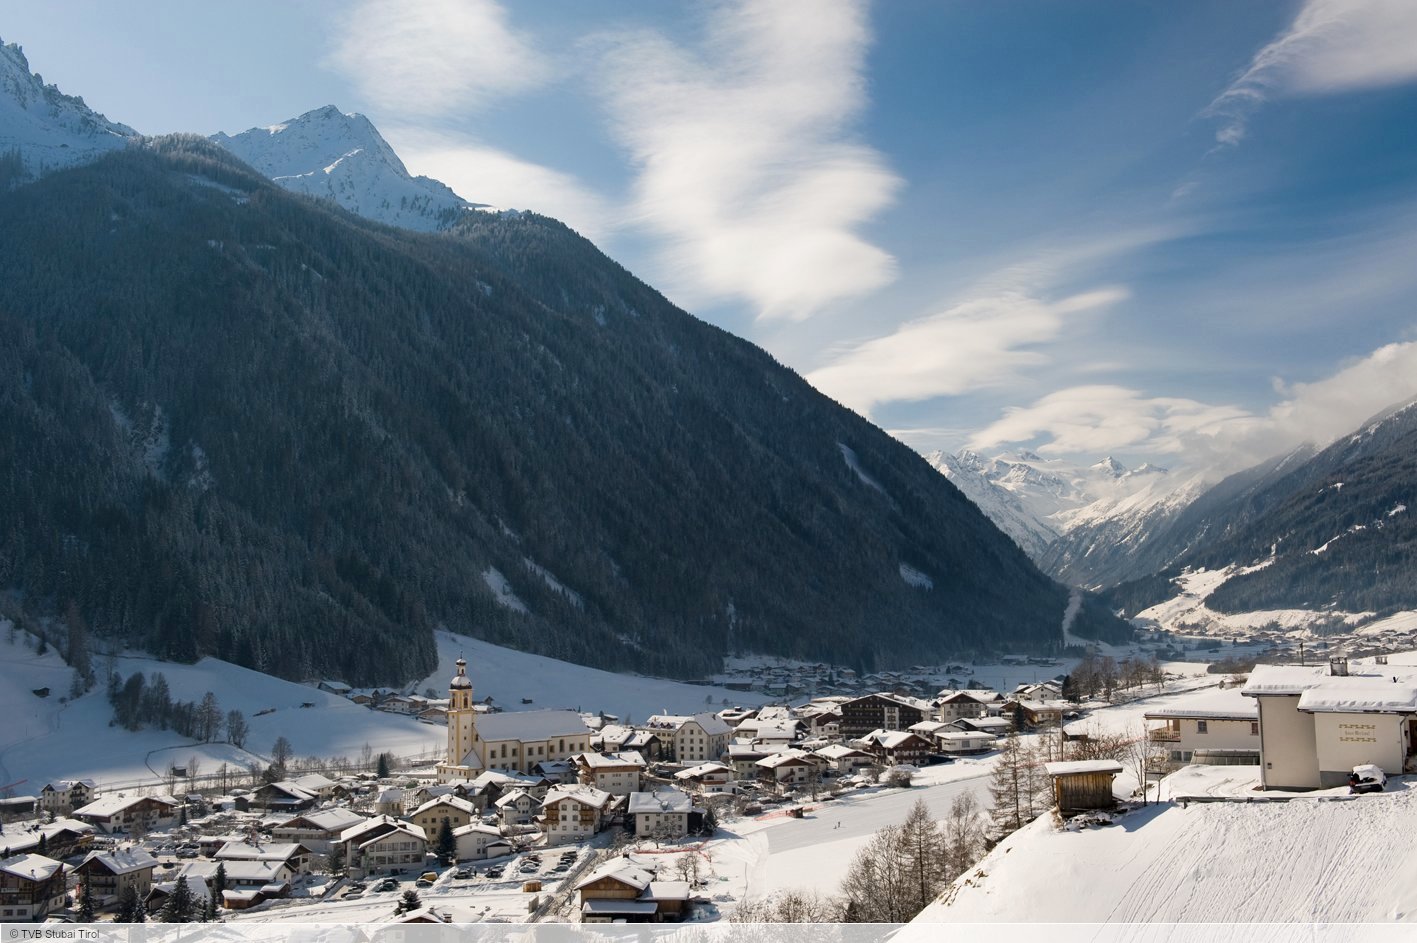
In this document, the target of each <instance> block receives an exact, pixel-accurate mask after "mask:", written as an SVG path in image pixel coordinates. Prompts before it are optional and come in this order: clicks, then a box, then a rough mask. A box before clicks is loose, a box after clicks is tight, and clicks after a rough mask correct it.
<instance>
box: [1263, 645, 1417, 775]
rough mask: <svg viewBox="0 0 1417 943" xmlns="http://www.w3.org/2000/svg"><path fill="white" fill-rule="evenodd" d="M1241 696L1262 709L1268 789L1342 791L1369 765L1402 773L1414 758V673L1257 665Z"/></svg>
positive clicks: (1356, 666) (1368, 666) (1361, 665)
mask: <svg viewBox="0 0 1417 943" xmlns="http://www.w3.org/2000/svg"><path fill="white" fill-rule="evenodd" d="M1380 657H1383V656H1380ZM1241 692H1242V693H1243V694H1244V695H1245V696H1247V697H1251V698H1254V699H1255V702H1256V704H1257V705H1258V707H1259V724H1260V782H1261V784H1262V785H1263V786H1264V788H1266V789H1319V788H1329V787H1333V786H1341V785H1343V784H1345V783H1347V782H1348V776H1349V774H1350V773H1351V772H1352V771H1353V767H1355V766H1362V765H1366V764H1373V765H1375V766H1378V767H1380V768H1381V769H1382V770H1383V772H1385V773H1387V774H1388V775H1390V776H1392V775H1397V774H1400V773H1402V772H1403V770H1404V769H1405V768H1406V765H1407V762H1408V759H1409V758H1410V757H1412V756H1413V755H1414V754H1417V667H1412V666H1407V665H1402V666H1397V665H1388V664H1385V663H1383V662H1377V661H1372V662H1368V661H1365V662H1356V661H1355V662H1353V663H1352V664H1351V665H1350V663H1349V661H1348V660H1347V659H1345V658H1334V659H1331V660H1330V663H1329V665H1328V666H1323V667H1305V666H1299V665H1257V666H1256V667H1255V669H1254V671H1252V672H1251V673H1250V677H1249V680H1248V681H1247V682H1246V683H1245V686H1244V687H1243V688H1242V689H1241Z"/></svg>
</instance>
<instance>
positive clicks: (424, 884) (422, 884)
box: [413, 878, 433, 887]
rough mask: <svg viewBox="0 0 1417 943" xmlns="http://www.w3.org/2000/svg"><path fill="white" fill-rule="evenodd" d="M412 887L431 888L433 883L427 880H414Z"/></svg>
mask: <svg viewBox="0 0 1417 943" xmlns="http://www.w3.org/2000/svg"><path fill="white" fill-rule="evenodd" d="M413 886H414V887H432V886H433V882H432V881H430V880H428V879H427V878H419V879H418V880H416V881H414V882H413Z"/></svg>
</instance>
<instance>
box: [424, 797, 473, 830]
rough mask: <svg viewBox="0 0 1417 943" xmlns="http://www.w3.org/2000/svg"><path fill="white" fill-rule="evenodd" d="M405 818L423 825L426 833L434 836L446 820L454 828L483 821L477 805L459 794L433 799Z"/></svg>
mask: <svg viewBox="0 0 1417 943" xmlns="http://www.w3.org/2000/svg"><path fill="white" fill-rule="evenodd" d="M405 818H407V819H408V821H410V822H412V823H413V824H414V825H418V826H421V827H422V828H423V832H424V834H425V835H432V836H437V834H438V830H439V829H441V828H442V827H443V823H444V822H447V823H448V824H449V825H450V826H451V827H452V828H454V829H459V828H462V827H463V826H464V825H471V824H472V823H473V822H478V821H481V817H480V816H479V815H478V814H477V807H476V806H474V805H473V804H472V803H471V802H468V801H467V800H466V799H459V798H458V797H457V796H443V797H442V798H439V799H431V800H429V801H428V802H425V803H423V805H421V806H419V807H418V808H416V809H414V810H413V811H412V812H410V813H409V814H408V815H407V816H405Z"/></svg>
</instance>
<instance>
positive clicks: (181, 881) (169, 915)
mask: <svg viewBox="0 0 1417 943" xmlns="http://www.w3.org/2000/svg"><path fill="white" fill-rule="evenodd" d="M196 915H197V900H196V898H195V897H193V896H192V888H190V887H188V886H187V878H186V877H183V876H178V878H177V883H176V884H175V885H174V886H173V888H172V893H171V894H170V895H168V898H167V900H165V901H164V902H163V904H162V909H160V910H159V911H158V913H157V919H158V922H159V923H191V922H192V921H193V919H194V918H195V917H196Z"/></svg>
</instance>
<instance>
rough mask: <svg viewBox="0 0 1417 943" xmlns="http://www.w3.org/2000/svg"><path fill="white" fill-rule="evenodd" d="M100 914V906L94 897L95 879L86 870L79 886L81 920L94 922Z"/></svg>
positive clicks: (81, 921) (82, 921)
mask: <svg viewBox="0 0 1417 943" xmlns="http://www.w3.org/2000/svg"><path fill="white" fill-rule="evenodd" d="M97 916H98V907H97V905H96V904H95V903H94V899H93V880H92V879H91V878H90V877H89V872H87V871H85V872H84V879H83V882H82V883H81V884H80V886H79V922H80V923H93V922H94V919H95V918H96V917H97Z"/></svg>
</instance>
